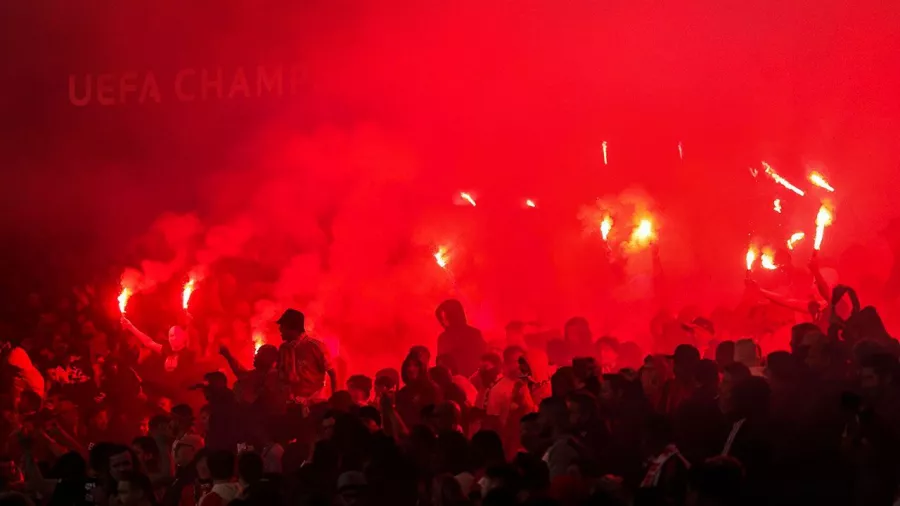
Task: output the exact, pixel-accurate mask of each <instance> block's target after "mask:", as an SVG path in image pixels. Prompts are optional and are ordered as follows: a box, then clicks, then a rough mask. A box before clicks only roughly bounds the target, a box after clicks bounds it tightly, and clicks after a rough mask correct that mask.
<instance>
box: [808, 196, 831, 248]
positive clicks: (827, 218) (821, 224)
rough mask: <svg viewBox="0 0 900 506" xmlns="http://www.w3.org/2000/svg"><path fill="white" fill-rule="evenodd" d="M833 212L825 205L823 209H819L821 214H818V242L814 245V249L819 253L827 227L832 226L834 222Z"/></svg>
mask: <svg viewBox="0 0 900 506" xmlns="http://www.w3.org/2000/svg"><path fill="white" fill-rule="evenodd" d="M832 218H833V217H832V215H831V211H829V210H828V208H827V207H825V204H822V207H820V208H819V213H818V214H816V240H815V242H814V243H813V249H815V250H816V251H819V248H821V247H822V239H823V238H824V237H825V227H827V226H829V225H831V221H832Z"/></svg>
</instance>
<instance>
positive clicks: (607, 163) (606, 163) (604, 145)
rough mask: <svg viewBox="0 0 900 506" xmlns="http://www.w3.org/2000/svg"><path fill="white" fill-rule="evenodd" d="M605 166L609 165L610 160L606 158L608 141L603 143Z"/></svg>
mask: <svg viewBox="0 0 900 506" xmlns="http://www.w3.org/2000/svg"><path fill="white" fill-rule="evenodd" d="M603 165H609V159H608V158H607V157H606V141H603Z"/></svg>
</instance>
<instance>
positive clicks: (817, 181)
mask: <svg viewBox="0 0 900 506" xmlns="http://www.w3.org/2000/svg"><path fill="white" fill-rule="evenodd" d="M809 182H810V183H812V184H814V185H816V186H818V187H819V188H823V189H825V190H828V191H830V192H833V191H834V188H832V187H831V185H830V184H828V181H826V180H825V178H824V177H822V174H819V173H818V172H816V171H812V172H810V173H809Z"/></svg>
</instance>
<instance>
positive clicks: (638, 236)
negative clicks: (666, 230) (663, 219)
mask: <svg viewBox="0 0 900 506" xmlns="http://www.w3.org/2000/svg"><path fill="white" fill-rule="evenodd" d="M654 236H655V234H654V232H653V222H652V221H650V219H648V218H644V219H642V220H641V221H640V222H639V223H638V226H637V227H635V229H634V230H633V231H632V232H631V245H633V246H646V245H647V244H649V243H650V242H651V241H652V240H653V238H654Z"/></svg>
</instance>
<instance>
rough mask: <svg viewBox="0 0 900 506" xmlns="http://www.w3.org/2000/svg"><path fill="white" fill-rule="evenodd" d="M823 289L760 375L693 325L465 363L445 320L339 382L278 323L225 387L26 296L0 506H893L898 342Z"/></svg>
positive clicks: (10, 367) (165, 345)
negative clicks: (393, 359)
mask: <svg viewBox="0 0 900 506" xmlns="http://www.w3.org/2000/svg"><path fill="white" fill-rule="evenodd" d="M846 292H847V290H846V289H845V288H844V287H838V288H836V289H835V290H834V291H833V293H832V294H831V296H830V298H831V299H833V300H829V301H828V303H829V304H830V308H829V309H830V310H827V311H818V312H817V314H816V315H813V316H815V318H810V319H811V320H812V321H810V322H807V323H800V324H796V325H794V326H793V328H792V329H791V337H790V344H789V349H786V350H780V351H772V352H770V353H768V354H767V355H765V356H763V354H762V353H761V350H760V347H759V345H758V344H757V342H756V341H755V340H754V339H738V340H730V339H728V336H729V334H728V333H726V332H725V331H724V330H723V329H716V324H715V323H714V322H713V321H712V320H711V319H710V318H707V317H704V316H692V317H690V318H689V319H684V318H682V319H681V320H679V319H676V318H670V321H668V322H667V323H666V325H668V326H670V327H671V326H672V325H675V326H676V327H677V329H678V330H679V332H681V334H680V335H681V336H682V338H681V341H682V342H681V344H678V345H677V346H674V352H673V353H671V354H654V353H649V354H645V353H643V352H642V351H641V348H640V347H639V346H637V345H636V344H635V343H634V342H619V341H618V340H616V339H614V338H611V337H601V338H599V339H595V338H594V337H593V335H592V333H591V330H590V326H589V324H588V322H587V320H585V319H583V318H578V317H576V318H572V319H571V320H569V321H568V322H566V324H565V326H564V328H563V329H562V333H561V334H562V335H561V336H560V337H559V338H556V339H552V338H551V339H546V338H545V339H541V338H540V336H537V337H536V335H535V334H531V333H529V332H528V329H527V325H525V324H523V323H521V322H512V323H510V324H509V325H508V326H507V328H506V335H505V339H504V340H503V342H501V343H496V342H491V343H489V342H487V341H486V340H485V339H484V337H483V336H482V334H481V332H480V331H479V330H477V329H476V328H474V327H472V326H471V325H469V323H468V322H467V321H466V316H465V313H464V311H463V307H462V305H461V304H460V303H459V302H457V301H453V300H450V301H445V302H444V303H442V304H441V305H440V306H439V307H438V308H437V312H436V316H437V318H438V321H439V322H440V323H441V325H442V326H443V328H444V331H443V333H442V334H441V335H440V336H439V337H438V339H437V345H436V347H431V348H430V347H428V346H414V347H412V349H410V350H409V353H408V354H407V356H406V358H405V360H403V362H402V364H399V367H397V368H386V369H382V370H380V371H378V372H377V373H375V374H374V375H373V376H366V375H361V374H352V375H350V376H349V377H347V378H343V377H341V375H339V374H337V373H336V371H335V369H336V368H335V365H334V360H333V357H331V354H330V353H329V351H328V348H327V347H326V346H325V345H323V344H322V343H321V342H319V341H317V340H316V339H314V338H312V337H311V336H309V335H308V334H307V333H306V332H305V319H304V315H303V313H301V312H300V311H297V310H293V309H289V310H287V311H286V312H285V313H284V314H283V315H282V316H281V318H280V319H279V320H278V321H277V324H278V325H279V329H280V332H281V336H282V342H281V343H280V345H279V346H277V347H276V346H274V345H271V344H266V345H263V346H261V347H259V349H258V350H257V351H256V353H255V356H254V359H253V363H252V367H250V368H246V367H244V366H243V365H242V364H241V363H240V361H239V360H237V359H236V358H235V356H234V355H233V354H232V353H231V351H230V348H229V346H227V345H224V346H221V348H220V349H219V356H218V357H208V356H206V355H204V354H203V353H202V350H196V349H194V348H193V347H192V345H191V344H190V341H191V338H190V334H191V329H189V328H185V327H182V326H175V327H172V330H170V332H169V334H168V339H167V340H164V339H165V338H163V339H159V338H158V340H157V339H153V338H150V337H149V336H147V335H145V334H143V333H142V332H141V331H140V330H138V329H137V328H136V326H135V325H133V324H132V323H131V322H130V321H128V319H127V318H125V316H122V318H121V320H120V321H118V322H116V321H107V320H108V319H107V320H104V318H102V317H100V316H98V314H97V312H96V311H95V309H94V308H93V306H92V304H91V298H92V294H91V293H89V291H77V292H76V293H75V297H74V298H67V299H66V300H65V301H64V302H61V303H60V304H58V305H55V306H54V307H53V308H48V307H46V306H45V305H44V304H43V303H42V301H41V300H40V298H39V297H36V296H35V297H34V298H33V299H31V300H29V304H30V306H31V307H33V309H34V314H33V317H32V318H31V319H30V321H29V325H31V326H32V328H31V331H28V332H26V333H25V334H24V335H23V338H22V339H12V338H11V336H2V337H3V339H4V341H3V352H2V365H3V375H2V377H3V383H2V397H0V408H2V410H3V420H2V423H3V427H2V432H0V434H2V437H3V440H2V453H0V460H2V476H0V479H2V482H0V486H2V495H0V505H6V504H22V505H28V504H38V505H40V504H49V505H55V506H62V505H66V506H68V505H91V504H96V505H102V506H107V505H122V506H156V505H164V506H196V505H199V506H219V505H225V504H232V505H244V504H247V505H260V506H263V505H280V504H284V505H287V504H308V505H319V504H322V505H326V504H336V505H381V504H384V505H410V506H413V505H431V506H464V505H483V506H494V505H503V506H505V505H520V504H522V505H525V504H528V505H543V504H546V505H566V506H567V505H581V504H598V505H627V504H634V505H696V506H736V505H748V506H749V505H757V504H771V505H798V504H810V505H812V504H816V505H831V504H833V505H860V506H864V505H865V506H878V505H889V504H893V502H894V500H895V498H896V497H898V482H900V459H897V458H896V456H897V455H898V452H900V402H898V400H900V386H898V380H900V369H898V346H897V343H896V341H894V340H893V339H892V338H891V337H890V336H889V335H888V334H887V332H886V331H885V329H884V326H883V325H881V323H880V319H879V316H878V314H877V312H876V311H875V310H874V308H871V307H866V308H862V309H860V308H859V307H858V303H857V302H855V301H854V307H853V311H852V313H851V314H850V315H849V317H848V318H845V319H842V318H841V317H839V316H838V311H835V310H834V309H835V306H836V304H837V302H838V299H841V298H842V297H843V296H844V294H845V293H846ZM822 314H824V315H826V317H825V318H822V317H820V316H821V315H822ZM717 330H718V332H717ZM159 341H163V342H159ZM668 349H669V350H673V348H672V347H669V348H668ZM432 351H434V353H432ZM218 363H224V364H227V368H224V369H225V370H224V371H223V370H218V369H219V368H218V367H215V364H218ZM207 371H209V372H207ZM194 375H196V377H194Z"/></svg>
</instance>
